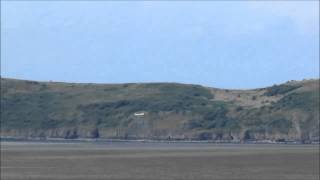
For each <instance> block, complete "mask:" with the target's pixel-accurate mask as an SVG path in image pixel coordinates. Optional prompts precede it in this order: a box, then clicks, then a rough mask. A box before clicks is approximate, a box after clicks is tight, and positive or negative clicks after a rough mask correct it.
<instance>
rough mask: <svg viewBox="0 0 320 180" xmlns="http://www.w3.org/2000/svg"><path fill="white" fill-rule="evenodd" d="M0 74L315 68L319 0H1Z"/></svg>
mask: <svg viewBox="0 0 320 180" xmlns="http://www.w3.org/2000/svg"><path fill="white" fill-rule="evenodd" d="M1 76H2V77H9V78H17V79H28V80H38V81H63V82H84V83H87V82H90V83H128V82H179V83H188V84H200V85H204V86H210V87H217V88H230V89H250V88H259V87H266V86H271V85H273V84H279V83H283V82H286V81H288V80H302V79H310V78H319V1H307V2H306V1H281V2H275V1H239V2H236V1H228V2H223V1H212V2H210V1H200V2H196V1H174V2H169V1H162V2H160V1H120V2H117V1H93V2H90V1H54V2H49V1H42V2H37V1H11V2H10V1H9V0H8V1H1Z"/></svg>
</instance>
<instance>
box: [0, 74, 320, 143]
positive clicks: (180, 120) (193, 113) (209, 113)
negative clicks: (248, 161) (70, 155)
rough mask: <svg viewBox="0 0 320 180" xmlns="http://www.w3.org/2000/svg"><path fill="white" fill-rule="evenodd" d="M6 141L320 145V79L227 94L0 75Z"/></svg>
mask: <svg viewBox="0 0 320 180" xmlns="http://www.w3.org/2000/svg"><path fill="white" fill-rule="evenodd" d="M1 136H14V137H56V138H66V139H74V138H120V139H141V138H146V139H184V140H190V139H194V140H217V141H231V140H233V141H240V140H276V141H290V140H294V141H303V142H309V141H319V80H304V81H289V82H287V83H284V84H281V85H274V86H272V87H267V88H261V89H253V90H227V89H217V88H209V87H203V86H199V85H189V84H178V83H145V84H137V83H130V84H76V83H59V82H35V81H26V80H16V79H7V78H1Z"/></svg>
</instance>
